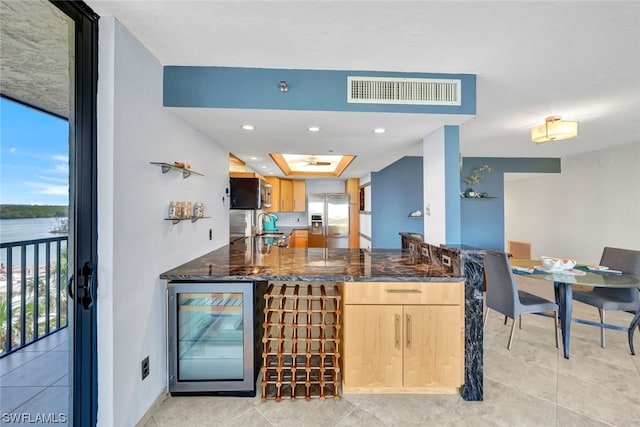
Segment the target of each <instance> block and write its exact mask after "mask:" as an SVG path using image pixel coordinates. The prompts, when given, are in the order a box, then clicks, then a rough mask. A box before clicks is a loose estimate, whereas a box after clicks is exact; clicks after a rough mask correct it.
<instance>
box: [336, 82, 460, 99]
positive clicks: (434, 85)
mask: <svg viewBox="0 0 640 427" xmlns="http://www.w3.org/2000/svg"><path fill="white" fill-rule="evenodd" d="M347 86H348V90H349V93H348V95H347V102H350V103H360V104H412V105H461V93H460V87H461V81H460V80H454V79H411V78H392V77H356V76H347Z"/></svg>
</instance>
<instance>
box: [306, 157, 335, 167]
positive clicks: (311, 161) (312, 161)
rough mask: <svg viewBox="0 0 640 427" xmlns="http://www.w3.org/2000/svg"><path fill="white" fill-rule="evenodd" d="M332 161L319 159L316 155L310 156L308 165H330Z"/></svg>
mask: <svg viewBox="0 0 640 427" xmlns="http://www.w3.org/2000/svg"><path fill="white" fill-rule="evenodd" d="M330 165H331V162H324V161H321V160H317V159H316V158H315V157H309V158H308V159H307V166H330Z"/></svg>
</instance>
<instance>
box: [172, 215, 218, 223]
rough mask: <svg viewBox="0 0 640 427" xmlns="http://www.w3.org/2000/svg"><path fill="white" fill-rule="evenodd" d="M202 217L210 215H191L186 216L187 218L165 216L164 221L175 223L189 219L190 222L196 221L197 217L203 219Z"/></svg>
mask: <svg viewBox="0 0 640 427" xmlns="http://www.w3.org/2000/svg"><path fill="white" fill-rule="evenodd" d="M204 218H211V217H210V216H192V217H188V218H165V219H164V220H165V221H171V223H172V224H177V223H179V222H180V221H189V220H190V221H191V222H196V221H197V220H199V219H204Z"/></svg>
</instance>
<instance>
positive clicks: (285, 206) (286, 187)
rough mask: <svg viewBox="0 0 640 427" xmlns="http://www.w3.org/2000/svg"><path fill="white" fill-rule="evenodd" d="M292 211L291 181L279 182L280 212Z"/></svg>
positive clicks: (283, 180)
mask: <svg viewBox="0 0 640 427" xmlns="http://www.w3.org/2000/svg"><path fill="white" fill-rule="evenodd" d="M292 211H293V181H291V180H290V179H281V180H280V212H292Z"/></svg>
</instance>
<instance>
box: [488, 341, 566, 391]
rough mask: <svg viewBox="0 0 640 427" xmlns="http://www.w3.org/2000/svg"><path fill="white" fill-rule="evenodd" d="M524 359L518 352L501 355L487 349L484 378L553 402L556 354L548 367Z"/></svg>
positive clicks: (556, 381) (556, 377)
mask: <svg viewBox="0 0 640 427" xmlns="http://www.w3.org/2000/svg"><path fill="white" fill-rule="evenodd" d="M526 360H527V357H523V355H520V354H514V355H503V354H500V353H498V352H496V351H493V350H488V351H486V352H485V358H484V368H485V370H484V378H485V380H487V379H489V380H492V381H496V382H499V383H501V384H504V385H507V386H510V387H513V388H515V389H517V390H520V391H522V392H524V393H528V394H531V395H533V396H536V397H538V398H541V399H545V400H548V401H550V402H554V403H555V401H556V396H557V387H558V374H557V356H556V360H553V361H552V363H550V365H551V366H550V367H549V368H545V367H543V366H541V365H540V364H539V363H527V361H526Z"/></svg>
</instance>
